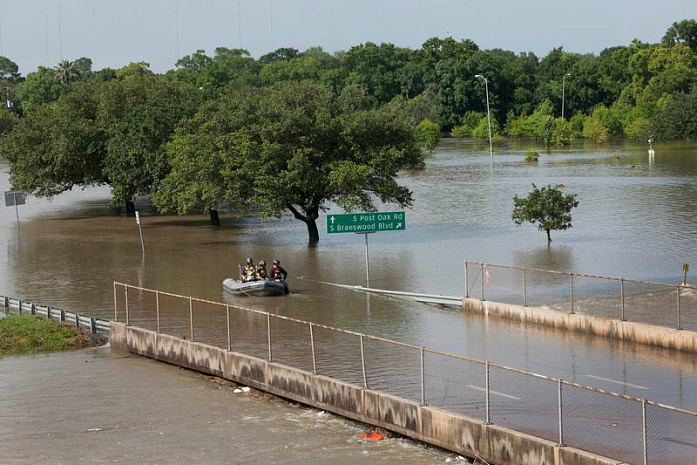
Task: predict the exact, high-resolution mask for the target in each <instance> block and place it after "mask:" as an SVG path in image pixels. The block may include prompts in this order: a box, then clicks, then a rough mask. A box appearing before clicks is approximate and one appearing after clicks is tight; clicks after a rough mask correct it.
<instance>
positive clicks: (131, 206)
mask: <svg viewBox="0 0 697 465" xmlns="http://www.w3.org/2000/svg"><path fill="white" fill-rule="evenodd" d="M135 214H136V204H135V202H134V201H133V200H130V199H126V215H135Z"/></svg>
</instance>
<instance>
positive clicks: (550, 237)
mask: <svg viewBox="0 0 697 465" xmlns="http://www.w3.org/2000/svg"><path fill="white" fill-rule="evenodd" d="M545 231H547V243H548V244H549V243H550V242H552V236H550V234H549V229H546V230H545Z"/></svg>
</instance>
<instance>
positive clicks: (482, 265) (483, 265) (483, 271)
mask: <svg viewBox="0 0 697 465" xmlns="http://www.w3.org/2000/svg"><path fill="white" fill-rule="evenodd" d="M485 266H486V265H485V264H484V263H482V264H481V267H482V299H481V300H484V273H485V272H486V271H485V270H484V267H485Z"/></svg>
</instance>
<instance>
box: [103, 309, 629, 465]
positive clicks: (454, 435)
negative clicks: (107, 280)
mask: <svg viewBox="0 0 697 465" xmlns="http://www.w3.org/2000/svg"><path fill="white" fill-rule="evenodd" d="M111 325H112V327H111V347H112V348H113V350H115V351H120V352H124V351H125V352H130V353H134V354H138V355H142V356H145V357H150V358H153V359H156V360H160V361H163V362H168V363H172V364H175V365H179V366H182V367H186V368H190V369H192V370H197V371H200V372H202V373H208V374H212V375H216V376H219V377H222V378H226V379H229V380H231V381H234V382H237V383H241V384H245V385H248V386H252V387H254V388H256V389H260V390H263V391H266V392H270V393H272V394H275V395H278V396H281V397H285V398H288V399H292V400H294V401H297V402H301V403H303V404H307V405H311V406H314V407H317V408H321V409H323V410H327V411H330V412H333V413H336V414H338V415H342V416H345V417H348V418H352V419H354V420H358V421H361V422H364V423H368V424H371V425H375V426H379V427H382V428H385V429H388V430H390V431H394V432H397V433H399V434H402V435H404V436H408V437H411V438H414V439H416V440H419V441H422V442H426V443H429V444H433V445H436V446H439V447H442V448H444V449H448V450H451V451H453V452H456V453H458V454H462V455H465V456H469V457H476V456H478V457H481V458H483V459H484V460H486V461H487V462H489V463H491V464H496V465H508V464H511V465H610V464H615V465H618V464H619V463H620V462H617V461H616V460H610V459H607V458H604V457H601V456H598V455H594V454H591V453H588V452H584V451H581V450H578V449H574V448H572V447H559V446H557V445H556V444H554V443H553V442H550V441H547V440H544V439H540V438H536V437H533V436H529V435H526V434H522V433H519V432H516V431H512V430H510V429H507V428H502V427H500V426H496V425H485V424H483V423H482V422H481V421H478V420H474V419H472V418H468V417H465V416H462V415H457V414H454V413H450V412H446V411H443V410H440V409H437V408H433V407H428V406H423V405H419V404H418V403H416V402H412V401H409V400H405V399H401V398H398V397H394V396H391V395H388V394H385V393H383V392H380V391H373V390H370V389H364V388H362V387H360V386H356V385H353V384H348V383H344V382H341V381H338V380H335V379H332V378H328V377H326V376H321V375H315V374H312V373H310V372H307V371H303V370H299V369H296V368H292V367H288V366H284V365H279V364H277V363H270V362H268V361H266V360H262V359H258V358H255V357H250V356H247V355H243V354H239V353H235V352H228V351H227V350H224V349H221V348H218V347H212V346H207V345H205V344H200V343H196V342H190V341H186V340H183V339H179V338H176V337H173V336H167V335H163V334H156V333H155V332H153V331H148V330H144V329H141V328H136V327H133V326H126V325H125V324H123V323H116V322H112V323H111Z"/></svg>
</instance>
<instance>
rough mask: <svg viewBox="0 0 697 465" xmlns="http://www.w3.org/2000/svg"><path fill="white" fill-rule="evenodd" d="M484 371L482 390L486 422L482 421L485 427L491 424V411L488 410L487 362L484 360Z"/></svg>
mask: <svg viewBox="0 0 697 465" xmlns="http://www.w3.org/2000/svg"><path fill="white" fill-rule="evenodd" d="M484 369H485V370H486V374H485V378H484V388H485V389H484V390H485V393H486V403H485V406H486V420H485V421H484V424H485V425H490V424H491V410H490V408H489V360H486V361H485V362H484Z"/></svg>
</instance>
